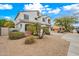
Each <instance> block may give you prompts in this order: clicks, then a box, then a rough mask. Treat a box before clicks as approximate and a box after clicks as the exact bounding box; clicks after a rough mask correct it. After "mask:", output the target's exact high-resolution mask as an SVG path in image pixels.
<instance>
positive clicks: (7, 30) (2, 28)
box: [0, 27, 9, 36]
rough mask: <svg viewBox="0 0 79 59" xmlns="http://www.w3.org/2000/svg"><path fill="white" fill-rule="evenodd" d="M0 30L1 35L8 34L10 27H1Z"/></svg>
mask: <svg viewBox="0 0 79 59" xmlns="http://www.w3.org/2000/svg"><path fill="white" fill-rule="evenodd" d="M0 32H1V36H8V33H9V28H6V27H1V29H0Z"/></svg>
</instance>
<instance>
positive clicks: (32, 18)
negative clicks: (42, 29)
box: [15, 10, 50, 32]
mask: <svg viewBox="0 0 79 59" xmlns="http://www.w3.org/2000/svg"><path fill="white" fill-rule="evenodd" d="M30 23H39V24H41V25H42V26H46V25H47V26H49V30H50V18H49V17H48V16H45V15H41V14H40V12H39V11H37V10H27V11H22V12H19V13H18V14H17V16H16V18H15V24H16V28H17V29H18V30H19V31H20V32H25V31H27V30H26V29H25V28H27V27H26V25H27V26H28V24H30Z"/></svg>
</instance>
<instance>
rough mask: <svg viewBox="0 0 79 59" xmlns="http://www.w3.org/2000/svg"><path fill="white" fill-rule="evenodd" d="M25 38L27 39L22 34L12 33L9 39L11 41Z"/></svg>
mask: <svg viewBox="0 0 79 59" xmlns="http://www.w3.org/2000/svg"><path fill="white" fill-rule="evenodd" d="M23 37H25V35H24V33H22V32H10V33H9V38H10V39H11V40H16V39H20V38H23Z"/></svg>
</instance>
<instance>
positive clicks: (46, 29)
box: [44, 27, 50, 35]
mask: <svg viewBox="0 0 79 59" xmlns="http://www.w3.org/2000/svg"><path fill="white" fill-rule="evenodd" d="M44 33H45V34H47V35H50V32H49V28H47V27H45V28H44Z"/></svg>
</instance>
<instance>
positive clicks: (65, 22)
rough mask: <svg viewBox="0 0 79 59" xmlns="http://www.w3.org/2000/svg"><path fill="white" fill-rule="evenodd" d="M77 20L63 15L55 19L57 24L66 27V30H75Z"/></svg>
mask: <svg viewBox="0 0 79 59" xmlns="http://www.w3.org/2000/svg"><path fill="white" fill-rule="evenodd" d="M75 21H76V19H75V18H74V17H67V16H65V17H61V18H56V19H55V25H57V26H59V27H64V29H65V31H66V32H70V31H71V30H73V23H74V22H75Z"/></svg>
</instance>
